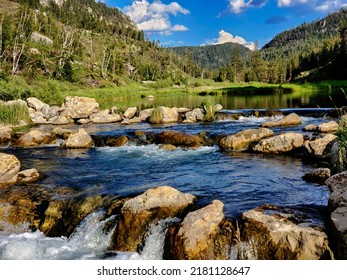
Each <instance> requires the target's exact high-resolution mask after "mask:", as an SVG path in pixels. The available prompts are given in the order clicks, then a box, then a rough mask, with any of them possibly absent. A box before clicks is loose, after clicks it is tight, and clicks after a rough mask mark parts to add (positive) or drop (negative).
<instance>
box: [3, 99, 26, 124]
mask: <svg viewBox="0 0 347 280" xmlns="http://www.w3.org/2000/svg"><path fill="white" fill-rule="evenodd" d="M20 121H25V122H26V123H27V124H29V123H30V121H31V120H30V116H29V112H28V107H26V106H24V105H22V104H20V103H14V104H12V105H8V104H1V105H0V124H11V125H18V124H19V122H20Z"/></svg>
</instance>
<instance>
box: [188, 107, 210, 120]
mask: <svg viewBox="0 0 347 280" xmlns="http://www.w3.org/2000/svg"><path fill="white" fill-rule="evenodd" d="M204 117H205V115H204V111H203V110H202V109H200V108H196V109H194V110H192V111H189V112H187V113H186V120H187V121H192V122H196V121H202V120H204Z"/></svg>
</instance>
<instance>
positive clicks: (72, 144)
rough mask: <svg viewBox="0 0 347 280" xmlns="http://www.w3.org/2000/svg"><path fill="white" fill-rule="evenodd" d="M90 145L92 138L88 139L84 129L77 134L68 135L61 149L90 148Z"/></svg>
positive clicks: (88, 136)
mask: <svg viewBox="0 0 347 280" xmlns="http://www.w3.org/2000/svg"><path fill="white" fill-rule="evenodd" d="M92 145H93V139H92V137H90V135H89V134H88V133H87V132H86V131H85V130H84V129H79V131H78V132H77V133H72V134H70V136H69V138H68V139H67V140H66V141H65V142H64V143H63V144H62V147H63V148H68V149H79V148H90V147H91V146H92Z"/></svg>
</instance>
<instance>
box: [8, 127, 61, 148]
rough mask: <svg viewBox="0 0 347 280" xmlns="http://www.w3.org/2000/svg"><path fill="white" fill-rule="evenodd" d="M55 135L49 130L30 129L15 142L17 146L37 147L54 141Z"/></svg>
mask: <svg viewBox="0 0 347 280" xmlns="http://www.w3.org/2000/svg"><path fill="white" fill-rule="evenodd" d="M54 141H55V139H54V137H53V136H52V135H51V134H50V133H47V132H44V131H41V130H39V129H33V130H30V131H29V132H28V133H26V134H24V135H22V136H20V137H19V138H18V140H17V141H16V142H15V143H14V144H13V145H14V146H16V147H36V146H40V145H45V144H51V143H54Z"/></svg>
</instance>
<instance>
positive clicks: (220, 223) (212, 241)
mask: <svg viewBox="0 0 347 280" xmlns="http://www.w3.org/2000/svg"><path fill="white" fill-rule="evenodd" d="M223 206H224V205H223V203H222V202H221V201H219V200H214V201H213V202H212V204H210V205H208V206H206V207H204V208H201V209H199V210H196V211H194V212H190V213H188V215H187V216H186V217H185V218H184V220H183V221H182V222H181V223H180V224H177V225H175V226H173V227H172V228H170V230H169V233H168V237H167V238H166V241H165V257H166V258H167V259H179V260H227V259H229V253H230V246H231V240H232V232H233V230H232V225H231V224H230V223H229V222H226V221H225V219H224V218H225V217H224V212H223Z"/></svg>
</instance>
